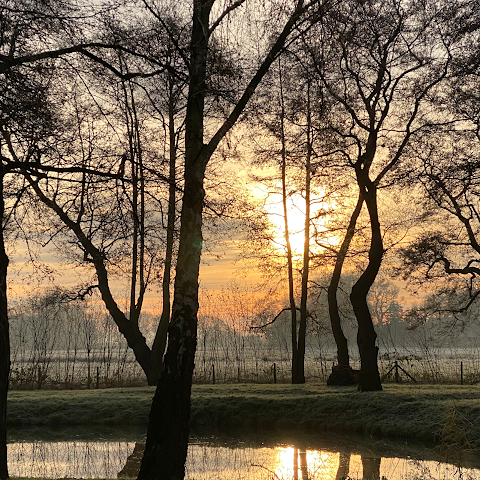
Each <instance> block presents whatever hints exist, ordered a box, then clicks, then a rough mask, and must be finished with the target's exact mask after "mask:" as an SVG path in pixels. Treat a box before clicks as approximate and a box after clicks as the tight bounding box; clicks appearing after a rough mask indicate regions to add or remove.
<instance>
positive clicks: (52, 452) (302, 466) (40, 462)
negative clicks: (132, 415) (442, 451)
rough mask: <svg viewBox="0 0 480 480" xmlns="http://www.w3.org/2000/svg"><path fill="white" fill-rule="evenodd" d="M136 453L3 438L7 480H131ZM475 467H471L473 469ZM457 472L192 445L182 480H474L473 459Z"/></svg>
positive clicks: (103, 435) (31, 437)
mask: <svg viewBox="0 0 480 480" xmlns="http://www.w3.org/2000/svg"><path fill="white" fill-rule="evenodd" d="M143 448H144V440H143V438H142V434H141V433H139V432H126V433H125V432H124V433H121V434H120V433H118V432H104V431H100V432H90V433H86V432H80V433H76V434H74V435H72V432H68V433H66V432H58V431H57V432H53V434H52V432H46V431H44V430H42V431H39V430H38V431H16V432H11V434H10V438H9V445H8V460H9V473H10V475H11V476H12V477H36V478H42V477H48V478H121V477H135V476H136V474H137V472H138V468H139V462H140V459H141V456H142V452H143ZM477 460H478V461H477ZM463 465H464V466H463V467H462V468H458V467H457V466H455V465H453V464H449V463H445V462H444V461H442V459H441V457H439V456H437V453H436V452H435V451H434V450H432V449H427V448H423V447H415V446H409V445H407V444H406V443H396V444H392V443H385V442H382V441H379V440H373V439H359V438H352V437H351V436H349V437H343V438H342V437H338V438H337V437H335V436H331V435H329V436H328V437H327V438H319V437H303V438H295V439H294V438H291V439H286V440H285V441H280V439H272V440H270V441H268V442H265V443H262V442H260V441H259V440H258V439H255V438H243V439H238V438H237V439H233V438H221V437H197V438H192V442H191V445H190V447H189V453H188V460H187V479H190V480H193V479H195V480H293V479H295V480H296V479H298V480H300V479H301V480H307V479H308V480H340V479H344V478H346V479H352V480H353V479H355V480H357V479H358V480H360V479H364V480H367V479H368V480H433V479H435V480H437V479H438V480H459V479H463V480H480V459H475V458H474V459H473V460H472V459H470V460H467V461H465V460H463Z"/></svg>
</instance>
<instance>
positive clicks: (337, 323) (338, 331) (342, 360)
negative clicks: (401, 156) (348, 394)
mask: <svg viewBox="0 0 480 480" xmlns="http://www.w3.org/2000/svg"><path fill="white" fill-rule="evenodd" d="M362 205H363V198H362V196H361V195H360V196H359V197H358V200H357V204H356V206H355V210H354V211H353V213H352V216H351V217H350V222H349V223H348V227H347V232H346V234H345V237H344V238H343V242H342V245H341V246H340V250H339V251H338V254H337V259H336V262H335V267H334V269H333V273H332V278H331V280H330V285H329V286H328V292H327V298H328V313H329V316H330V324H331V326H332V332H333V337H334V339H335V344H336V345H337V361H338V364H339V365H342V366H344V367H349V366H350V356H349V353H348V342H347V338H346V337H345V334H344V333H343V329H342V323H341V319H340V313H339V310H338V298H337V293H338V285H339V283H340V277H341V275H342V268H343V264H344V262H345V258H346V256H347V252H348V249H349V247H350V243H351V242H352V238H353V235H354V234H355V226H356V224H357V220H358V217H359V216H360V212H361V211H362Z"/></svg>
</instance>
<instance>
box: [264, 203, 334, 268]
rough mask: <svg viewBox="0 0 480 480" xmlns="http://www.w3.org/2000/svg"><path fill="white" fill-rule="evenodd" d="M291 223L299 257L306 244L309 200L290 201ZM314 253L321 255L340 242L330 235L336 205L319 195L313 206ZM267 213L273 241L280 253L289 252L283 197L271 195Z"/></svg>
mask: <svg viewBox="0 0 480 480" xmlns="http://www.w3.org/2000/svg"><path fill="white" fill-rule="evenodd" d="M286 203H287V222H288V233H289V239H290V245H291V248H292V254H293V256H294V257H295V258H297V259H298V258H300V257H301V256H303V251H304V244H305V199H304V198H303V197H302V196H301V195H298V194H295V195H291V196H289V197H288V198H287V202H286ZM310 209H311V210H310V242H309V244H310V250H311V252H317V253H318V252H321V251H322V250H324V249H325V248H329V247H335V245H337V244H338V242H339V239H338V238H337V237H335V236H334V235H333V234H331V233H330V232H329V223H330V221H331V218H332V215H333V213H334V210H335V205H334V202H333V201H332V200H331V199H329V200H328V201H327V200H326V199H325V195H317V196H316V197H314V198H313V199H312V201H311V207H310ZM265 210H266V212H267V215H268V218H269V220H270V222H271V223H272V234H273V235H272V237H273V238H272V240H273V242H274V244H275V245H276V246H277V248H278V249H279V250H286V238H285V217H284V208H283V203H282V196H281V195H279V194H274V195H271V196H270V197H269V199H268V202H267V203H266V204H265Z"/></svg>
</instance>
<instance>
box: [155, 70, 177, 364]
mask: <svg viewBox="0 0 480 480" xmlns="http://www.w3.org/2000/svg"><path fill="white" fill-rule="evenodd" d="M173 86H174V85H173V79H172V83H170V96H169V102H168V131H169V173H168V180H169V182H170V184H169V187H168V214H167V215H168V218H167V243H166V246H165V265H164V270H163V281H162V299H163V303H162V314H161V316H160V322H159V324H158V328H157V332H156V334H155V340H154V342H153V346H152V356H153V361H154V363H155V365H156V366H157V369H158V371H159V372H160V371H161V365H162V357H163V354H164V352H165V347H166V345H167V332H168V325H169V323H170V284H171V273H172V260H173V243H174V232H175V212H176V208H175V207H176V205H175V202H176V163H177V142H176V131H175V114H174V101H173Z"/></svg>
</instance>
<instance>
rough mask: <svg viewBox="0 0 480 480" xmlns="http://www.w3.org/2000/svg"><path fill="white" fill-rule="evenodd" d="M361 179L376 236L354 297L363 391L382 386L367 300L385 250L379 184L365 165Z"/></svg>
mask: <svg viewBox="0 0 480 480" xmlns="http://www.w3.org/2000/svg"><path fill="white" fill-rule="evenodd" d="M357 180H358V183H359V186H360V190H361V193H362V194H363V197H364V199H365V203H366V205H367V208H368V214H369V217H370V226H371V235H372V236H371V240H370V251H369V254H368V266H367V268H366V269H365V270H364V272H363V273H362V275H361V276H360V278H359V279H358V280H357V282H356V283H355V285H354V286H353V288H352V293H351V294H350V300H351V302H352V306H353V310H354V312H355V317H356V318H357V322H358V333H357V343H358V350H359V353H360V362H361V368H360V382H359V386H358V388H359V390H361V391H365V392H367V391H375V390H382V384H381V381H380V374H379V372H378V347H377V345H376V339H377V334H376V333H375V329H374V328H373V321H372V316H371V314H370V310H369V308H368V303H367V295H368V292H369V290H370V287H371V286H372V285H373V282H374V281H375V278H376V277H377V274H378V271H379V270H380V265H381V263H382V258H383V253H384V250H383V240H382V234H381V230H380V222H379V219H378V207H377V189H376V186H375V185H374V183H373V182H371V181H370V180H369V179H368V177H367V174H366V173H365V172H364V171H363V170H361V169H357Z"/></svg>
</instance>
